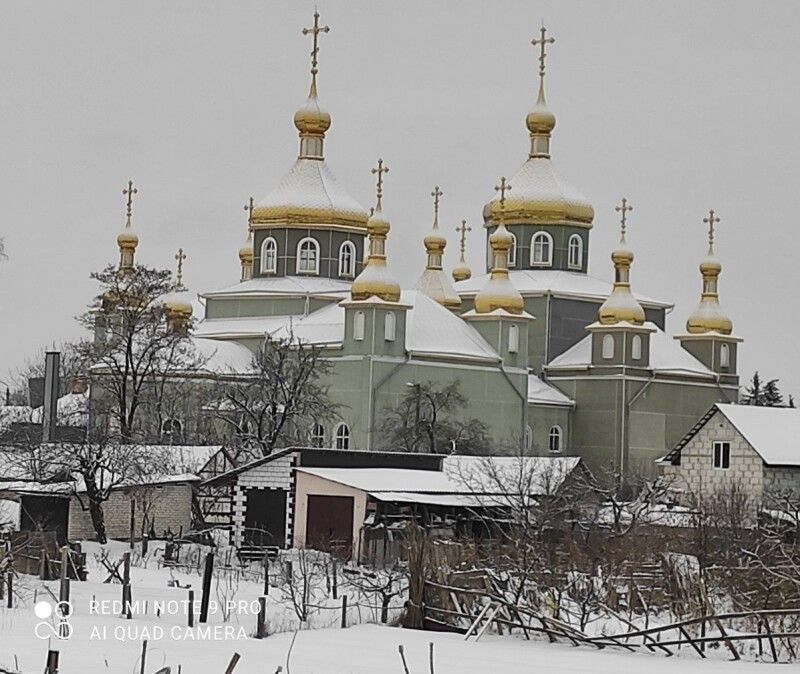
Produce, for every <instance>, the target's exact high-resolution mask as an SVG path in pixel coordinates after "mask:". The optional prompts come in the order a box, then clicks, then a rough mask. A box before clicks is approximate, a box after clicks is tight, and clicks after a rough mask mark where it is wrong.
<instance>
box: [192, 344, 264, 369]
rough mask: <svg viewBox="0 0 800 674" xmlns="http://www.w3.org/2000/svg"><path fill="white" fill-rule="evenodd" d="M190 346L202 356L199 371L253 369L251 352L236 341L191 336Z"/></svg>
mask: <svg viewBox="0 0 800 674" xmlns="http://www.w3.org/2000/svg"><path fill="white" fill-rule="evenodd" d="M190 339H191V342H192V346H194V348H195V351H196V353H197V355H198V356H200V357H201V358H202V365H201V368H200V369H201V371H202V372H210V373H215V374H232V373H247V372H252V371H253V352H252V351H251V350H250V349H248V348H247V347H246V346H244V345H242V344H239V343H238V342H228V341H222V340H215V339H203V338H202V337H191V338H190Z"/></svg>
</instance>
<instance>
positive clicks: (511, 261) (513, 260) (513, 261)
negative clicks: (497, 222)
mask: <svg viewBox="0 0 800 674" xmlns="http://www.w3.org/2000/svg"><path fill="white" fill-rule="evenodd" d="M509 234H511V248H509V249H508V266H509V267H516V266H517V237H516V235H515V234H514V232H509Z"/></svg>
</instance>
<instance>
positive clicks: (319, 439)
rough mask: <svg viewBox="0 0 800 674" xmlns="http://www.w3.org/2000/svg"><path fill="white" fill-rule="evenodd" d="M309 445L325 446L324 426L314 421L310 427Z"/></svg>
mask: <svg viewBox="0 0 800 674" xmlns="http://www.w3.org/2000/svg"><path fill="white" fill-rule="evenodd" d="M311 446H312V447H324V446H325V426H323V425H322V424H317V423H315V424H314V425H313V426H312V427H311Z"/></svg>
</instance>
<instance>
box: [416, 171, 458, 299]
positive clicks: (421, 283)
mask: <svg viewBox="0 0 800 674" xmlns="http://www.w3.org/2000/svg"><path fill="white" fill-rule="evenodd" d="M442 194H444V193H443V192H442V191H441V190H440V189H439V186H438V185H437V186H436V187H435V189H434V190H433V192H431V196H432V197H433V226H432V227H431V231H430V233H429V234H428V235H427V236H426V237H425V239H424V240H423V241H424V244H425V253H426V254H427V263H426V265H425V271H423V272H422V276H420V277H419V280H418V281H417V285H416V286H415V287H416V289H417V290H419V291H420V292H423V293H425V294H426V295H427V296H428V297H430V298H431V299H432V300H435V301H436V302H438V303H439V304H441V305H442V306H444V307H446V308H448V309H458V308H460V307H461V298H460V297H459V296H458V293H457V292H456V291H455V289H454V288H453V284H452V283H451V282H450V279H449V278H448V276H447V274H445V273H444V271H443V269H442V258H443V256H444V249H445V247H446V246H447V239H445V238H444V237H443V236H442V234H441V232H440V231H439V197H441V196H442Z"/></svg>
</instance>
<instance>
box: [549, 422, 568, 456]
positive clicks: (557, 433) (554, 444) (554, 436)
mask: <svg viewBox="0 0 800 674" xmlns="http://www.w3.org/2000/svg"><path fill="white" fill-rule="evenodd" d="M563 435H564V434H563V433H562V432H561V427H560V426H553V427H552V428H551V429H550V433H549V435H548V446H549V447H550V451H551V452H560V451H561V449H562V440H563Z"/></svg>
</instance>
